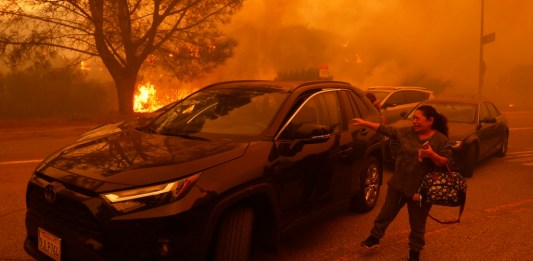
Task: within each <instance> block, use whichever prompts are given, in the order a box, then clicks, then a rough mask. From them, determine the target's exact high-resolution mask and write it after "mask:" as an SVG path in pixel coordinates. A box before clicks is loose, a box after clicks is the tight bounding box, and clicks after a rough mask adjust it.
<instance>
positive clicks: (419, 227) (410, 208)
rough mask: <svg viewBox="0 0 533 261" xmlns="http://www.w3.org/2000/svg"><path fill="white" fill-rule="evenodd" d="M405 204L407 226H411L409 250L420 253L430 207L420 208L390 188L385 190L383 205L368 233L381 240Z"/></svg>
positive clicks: (423, 242)
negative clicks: (407, 216)
mask: <svg viewBox="0 0 533 261" xmlns="http://www.w3.org/2000/svg"><path fill="white" fill-rule="evenodd" d="M406 203H407V212H408V213H409V225H410V226H411V232H410V233H409V248H410V249H411V250H414V251H417V252H420V251H421V250H422V249H423V248H424V244H425V240H424V234H425V233H426V221H427V217H428V213H429V210H430V208H431V205H427V204H425V205H422V206H423V208H422V207H420V206H419V205H418V203H417V202H414V201H413V200H411V199H410V198H408V197H406V196H405V195H404V194H403V193H402V192H399V191H396V190H395V189H393V188H392V187H391V186H388V188H387V196H386V198H385V203H384V204H383V206H382V207H381V211H380V212H379V215H378V216H377V218H376V220H375V221H374V227H373V228H372V230H371V231H370V233H371V235H372V236H374V237H376V238H382V237H383V235H385V230H386V229H387V227H388V226H389V224H390V223H391V222H392V221H393V220H394V218H395V217H396V215H398V212H400V210H401V209H402V207H403V206H404V205H405V204H406Z"/></svg>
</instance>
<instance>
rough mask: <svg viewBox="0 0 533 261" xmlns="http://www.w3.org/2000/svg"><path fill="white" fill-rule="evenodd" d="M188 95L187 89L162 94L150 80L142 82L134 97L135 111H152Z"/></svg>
mask: <svg viewBox="0 0 533 261" xmlns="http://www.w3.org/2000/svg"><path fill="white" fill-rule="evenodd" d="M187 95H188V92H187V91H181V92H180V91H178V92H175V93H172V92H168V93H165V94H163V95H161V94H158V93H157V91H156V89H155V87H154V85H153V84H151V83H150V82H148V83H145V84H141V85H139V86H138V87H137V91H136V93H135V95H134V97H133V111H135V112H152V111H155V110H157V109H159V108H161V107H163V106H165V105H166V104H169V103H171V102H173V101H176V100H181V99H183V98H184V97H185V96H187Z"/></svg>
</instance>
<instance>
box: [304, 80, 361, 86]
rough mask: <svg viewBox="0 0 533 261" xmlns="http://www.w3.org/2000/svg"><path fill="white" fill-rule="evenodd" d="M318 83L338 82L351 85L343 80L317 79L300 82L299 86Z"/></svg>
mask: <svg viewBox="0 0 533 261" xmlns="http://www.w3.org/2000/svg"><path fill="white" fill-rule="evenodd" d="M317 83H336V84H344V85H350V84H349V83H347V82H343V81H332V80H315V81H306V82H304V83H302V84H300V85H299V86H306V85H311V84H317Z"/></svg>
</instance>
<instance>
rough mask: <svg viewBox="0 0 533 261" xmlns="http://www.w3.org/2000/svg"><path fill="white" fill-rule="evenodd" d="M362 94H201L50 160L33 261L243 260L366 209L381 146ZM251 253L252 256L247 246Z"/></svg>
mask: <svg viewBox="0 0 533 261" xmlns="http://www.w3.org/2000/svg"><path fill="white" fill-rule="evenodd" d="M364 97H365V96H364V93H363V92H362V91H361V90H359V89H357V88H355V87H353V86H351V85H350V84H348V83H343V82H334V81H315V82H278V81H234V82H223V83H217V84H213V85H210V86H207V87H205V88H203V89H200V90H198V91H196V92H195V93H192V94H191V95H189V96H188V97H186V98H184V99H182V100H180V101H177V102H174V103H172V104H169V105H168V106H165V107H164V108H162V109H160V110H159V111H156V112H154V113H152V114H150V115H148V116H146V117H143V118H141V119H138V120H135V121H131V122H119V123H113V124H109V125H105V126H102V127H100V128H97V129H94V130H92V131H90V132H88V133H86V134H85V135H83V136H82V137H80V138H79V139H78V140H77V141H76V142H75V143H73V144H71V145H68V146H67V147H65V148H63V149H62V150H59V151H57V152H55V153H53V154H52V155H50V156H48V157H47V158H46V159H45V160H44V161H43V162H42V163H40V164H39V166H38V167H37V168H36V169H35V171H34V172H33V175H32V176H31V178H30V181H29V183H28V187H27V192H26V206H27V208H26V231H27V237H26V241H25V245H24V246H25V250H26V251H27V252H28V253H29V254H31V255H32V256H33V257H35V258H36V259H39V260H50V259H53V260H91V261H92V260H206V259H209V260H227V261H229V260H248V259H250V257H251V256H253V255H252V254H253V252H252V249H255V248H254V247H261V246H267V247H271V246H276V245H277V242H278V239H279V236H281V235H282V234H284V232H286V231H288V229H289V228H291V227H293V225H297V224H303V223H302V222H301V221H304V220H307V221H309V220H310V219H314V218H315V217H317V216H319V215H323V214H324V213H330V212H331V210H334V209H339V208H345V207H350V206H351V207H352V208H353V209H354V210H355V211H358V212H365V211H369V210H370V209H372V208H373V207H374V206H375V204H376V202H377V198H378V195H379V190H380V186H381V180H382V162H383V153H384V152H383V138H382V136H381V135H379V134H377V133H376V132H375V131H374V130H371V129H369V128H367V127H362V126H353V125H352V124H351V119H353V118H354V117H359V118H363V119H366V120H369V121H379V120H380V115H379V113H378V111H377V110H376V109H375V108H374V107H373V106H372V104H370V102H369V101H368V99H366V98H364ZM252 246H253V247H252Z"/></svg>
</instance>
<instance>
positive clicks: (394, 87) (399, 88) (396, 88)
mask: <svg viewBox="0 0 533 261" xmlns="http://www.w3.org/2000/svg"><path fill="white" fill-rule="evenodd" d="M379 89H392V90H401V89H411V90H426V91H430V89H428V88H426V87H421V86H372V87H368V88H367V90H379Z"/></svg>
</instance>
